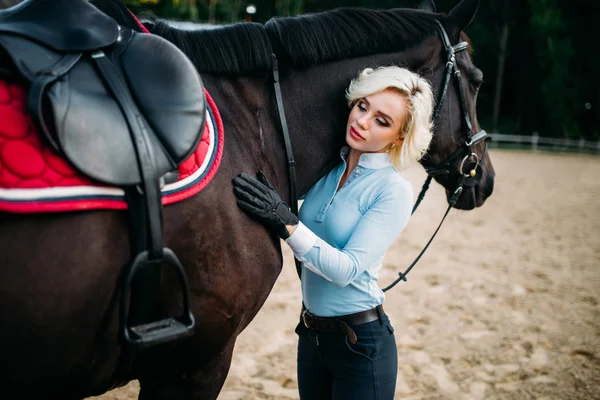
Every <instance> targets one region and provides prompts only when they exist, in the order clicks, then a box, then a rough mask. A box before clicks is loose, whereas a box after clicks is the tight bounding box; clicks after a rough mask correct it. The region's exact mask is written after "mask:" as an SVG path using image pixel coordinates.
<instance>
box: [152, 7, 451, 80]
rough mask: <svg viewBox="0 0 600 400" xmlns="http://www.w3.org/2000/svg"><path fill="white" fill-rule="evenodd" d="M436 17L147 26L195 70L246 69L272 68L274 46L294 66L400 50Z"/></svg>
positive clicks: (320, 16)
mask: <svg viewBox="0 0 600 400" xmlns="http://www.w3.org/2000/svg"><path fill="white" fill-rule="evenodd" d="M438 18H440V15H439V14H431V13H428V12H423V11H419V10H412V9H402V8H397V9H392V10H369V9H362V8H341V9H337V10H333V11H326V12H321V13H316V14H306V15H301V16H296V17H286V18H274V19H271V20H270V21H269V22H267V23H266V24H265V25H264V26H263V25H260V24H257V23H238V24H234V25H228V26H224V27H221V28H216V29H201V30H194V31H186V30H181V29H177V28H174V27H172V26H170V25H168V24H167V23H166V22H164V21H156V22H154V23H149V24H148V25H147V27H148V28H149V30H150V31H151V32H152V33H154V34H157V35H159V36H162V37H164V38H165V39H167V40H169V41H171V42H172V43H173V44H175V45H176V46H178V47H179V48H180V49H181V50H183V51H184V52H185V53H186V54H187V55H188V57H190V59H191V60H192V61H193V62H194V64H195V65H196V68H198V70H199V72H208V73H216V74H236V75H240V74H241V75H244V74H249V73H252V72H254V71H257V70H262V71H264V70H267V69H268V68H270V66H271V62H272V59H271V54H272V53H273V52H275V53H276V54H277V56H278V58H280V59H284V60H285V61H286V62H287V63H290V64H291V65H292V66H295V67H299V68H303V67H307V66H309V65H314V64H320V63H324V62H329V61H334V60H340V59H345V58H352V57H361V56H366V55H369V54H375V53H385V52H395V51H401V50H404V49H406V48H409V47H412V46H414V45H416V44H418V43H419V42H421V41H422V40H423V39H424V38H425V37H427V36H428V35H430V34H431V32H434V31H435V29H436V23H435V21H436V19H438ZM271 43H273V45H272V44H271Z"/></svg>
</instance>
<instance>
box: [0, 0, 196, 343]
mask: <svg viewBox="0 0 600 400" xmlns="http://www.w3.org/2000/svg"><path fill="white" fill-rule="evenodd" d="M0 78H4V79H7V80H10V79H13V80H14V79H17V80H18V81H19V82H22V83H23V84H24V85H25V86H26V87H27V88H28V111H29V113H30V114H31V116H32V119H33V121H34V123H35V124H36V127H37V129H38V132H39V133H40V134H42V135H43V136H44V137H45V138H46V139H47V141H48V142H49V143H50V144H51V145H52V146H53V147H54V149H55V150H56V151H57V152H60V153H62V154H63V155H64V157H65V158H66V159H67V160H68V161H70V162H71V163H72V164H73V165H74V166H75V167H76V168H77V169H78V170H79V171H81V172H82V173H84V174H85V175H87V176H89V177H91V178H93V179H95V180H97V181H100V182H103V183H106V184H110V185H117V186H121V187H123V188H124V189H125V193H126V197H127V201H128V204H129V212H130V216H131V243H132V250H133V257H132V262H131V263H130V264H129V268H128V270H127V273H126V274H125V278H124V282H123V284H122V290H123V292H122V296H121V324H122V327H123V331H122V332H123V336H124V339H125V340H126V341H127V342H128V343H131V344H134V345H136V346H149V345H153V344H158V343H162V342H166V341H170V340H174V339H176V338H179V337H183V336H187V335H189V334H190V333H191V329H192V328H193V326H194V318H193V316H192V314H191V312H190V307H189V289H188V282H187V277H186V274H185V271H184V269H183V267H182V265H181V264H180V262H179V260H178V259H177V257H176V256H175V254H174V253H173V252H172V251H171V250H170V249H168V248H163V246H162V223H163V222H162V201H161V191H160V178H161V177H162V176H163V175H165V174H167V173H169V172H170V171H173V170H175V169H176V168H177V166H178V165H179V164H180V163H182V162H183V161H184V160H185V159H186V158H187V157H188V156H189V155H190V154H191V153H192V152H193V151H194V150H195V148H196V145H197V144H198V142H199V141H200V139H201V136H202V132H203V129H204V123H205V116H206V109H205V107H206V104H205V97H204V87H203V85H202V81H201V79H200V76H199V75H198V72H197V71H196V69H195V68H194V66H193V64H192V63H191V61H189V59H188V58H187V57H186V56H185V55H184V54H183V53H182V52H181V51H180V50H179V49H177V48H176V47H175V46H174V45H172V44H171V43H169V42H168V41H166V40H164V39H162V38H160V37H158V36H155V35H151V34H140V33H137V32H135V31H133V30H131V29H128V28H125V27H122V26H120V25H118V24H117V23H116V22H115V21H114V20H113V19H112V18H110V17H109V16H107V15H106V14H104V13H102V12H101V11H100V10H98V9H97V8H96V7H94V6H93V5H91V4H90V3H88V2H86V1H85V0H25V1H24V2H22V3H20V4H19V5H17V6H15V7H13V8H9V9H7V10H3V11H0ZM0 118H1V116H0ZM161 265H166V266H171V267H173V268H175V269H176V271H177V272H178V275H179V278H180V283H181V286H182V291H183V303H184V312H183V314H182V316H181V317H172V318H166V319H162V320H158V321H156V320H154V321H151V322H148V321H149V320H152V319H153V318H154V317H153V316H154V315H156V313H155V312H154V311H153V309H152V308H150V307H149V306H147V305H148V304H151V305H153V304H154V303H155V300H156V293H155V292H156V291H157V286H158V283H159V281H160V266H161ZM141 270H143V272H142V273H141V274H140V275H142V277H144V278H143V279H142V281H143V282H142V283H143V284H138V285H137V286H138V287H141V288H142V289H140V290H137V289H135V287H134V294H135V293H137V298H136V300H135V301H133V297H132V301H131V304H133V305H134V306H135V304H138V306H139V304H142V306H139V307H138V309H143V308H144V307H146V308H145V310H143V311H140V312H137V313H135V312H134V314H137V317H136V316H134V317H133V318H129V317H130V316H129V315H128V313H129V308H128V307H129V304H130V302H129V294H130V287H131V286H132V282H133V280H134V279H133V278H134V276H135V275H136V274H137V272H139V271H141ZM144 279H145V281H144ZM134 286H135V285H134ZM144 288H145V289H144ZM148 288H150V289H148ZM140 293H141V294H142V295H140ZM134 320H135V321H137V322H135V321H134ZM140 321H141V323H140ZM130 323H135V324H136V325H135V326H128V325H129V324H130Z"/></svg>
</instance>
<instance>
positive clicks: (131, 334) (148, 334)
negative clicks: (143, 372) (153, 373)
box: [120, 247, 195, 349]
mask: <svg viewBox="0 0 600 400" xmlns="http://www.w3.org/2000/svg"><path fill="white" fill-rule="evenodd" d="M161 265H167V266H170V267H173V268H175V270H176V271H177V275H178V276H179V283H180V284H181V289H182V294H183V313H182V315H181V316H177V317H169V318H166V319H162V320H159V321H153V322H149V323H145V324H140V325H135V326H128V325H127V319H128V317H129V308H128V306H127V305H128V303H127V301H128V299H129V295H130V292H131V283H132V281H133V278H134V277H135V274H136V273H138V272H139V271H140V270H142V269H143V268H145V267H149V266H150V267H156V268H160V266H161ZM120 307H121V313H120V319H121V321H120V326H121V327H122V329H123V331H122V333H123V338H124V339H125V342H126V343H128V344H130V345H133V346H134V347H136V348H138V349H141V348H146V347H151V346H155V345H158V344H161V343H166V342H170V341H172V340H176V339H181V338H184V337H187V336H190V335H191V334H192V333H193V328H194V323H195V321H194V316H193V315H192V312H191V310H190V289H189V284H188V280H187V276H186V273H185V270H184V269H183V266H182V265H181V263H180V262H179V259H178V258H177V256H176V255H175V253H173V251H172V250H171V249H169V248H167V247H164V248H163V256H162V258H161V259H160V260H156V261H155V260H149V258H148V251H142V252H140V253H139V254H138V255H137V256H136V258H135V259H134V260H133V262H132V263H131V266H130V267H129V271H128V272H127V276H126V278H125V282H124V285H123V292H122V293H121V303H120Z"/></svg>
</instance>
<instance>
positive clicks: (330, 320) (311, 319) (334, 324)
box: [302, 305, 385, 344]
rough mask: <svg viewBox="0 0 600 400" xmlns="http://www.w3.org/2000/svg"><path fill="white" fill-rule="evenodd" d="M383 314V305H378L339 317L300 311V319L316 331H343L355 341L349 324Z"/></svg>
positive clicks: (378, 317) (367, 320)
mask: <svg viewBox="0 0 600 400" xmlns="http://www.w3.org/2000/svg"><path fill="white" fill-rule="evenodd" d="M384 315H385V312H384V311H383V306H382V305H379V306H377V307H375V308H371V309H370V310H365V311H361V312H357V313H354V314H347V315H341V316H339V317H316V316H314V315H312V314H311V313H309V312H308V310H303V311H302V321H303V322H304V326H306V327H307V328H309V329H314V330H316V331H327V332H342V333H345V334H346V336H347V337H348V339H349V340H350V343H352V344H355V343H356V333H354V331H353V330H352V328H350V325H361V324H366V323H369V322H373V321H377V320H378V319H380V318H382V317H383V316H384Z"/></svg>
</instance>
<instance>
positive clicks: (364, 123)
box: [356, 115, 369, 129]
mask: <svg viewBox="0 0 600 400" xmlns="http://www.w3.org/2000/svg"><path fill="white" fill-rule="evenodd" d="M356 123H357V124H358V126H360V127H361V128H363V129H366V128H368V126H369V116H368V115H363V116H362V117H360V118H359V119H357V120H356Z"/></svg>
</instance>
